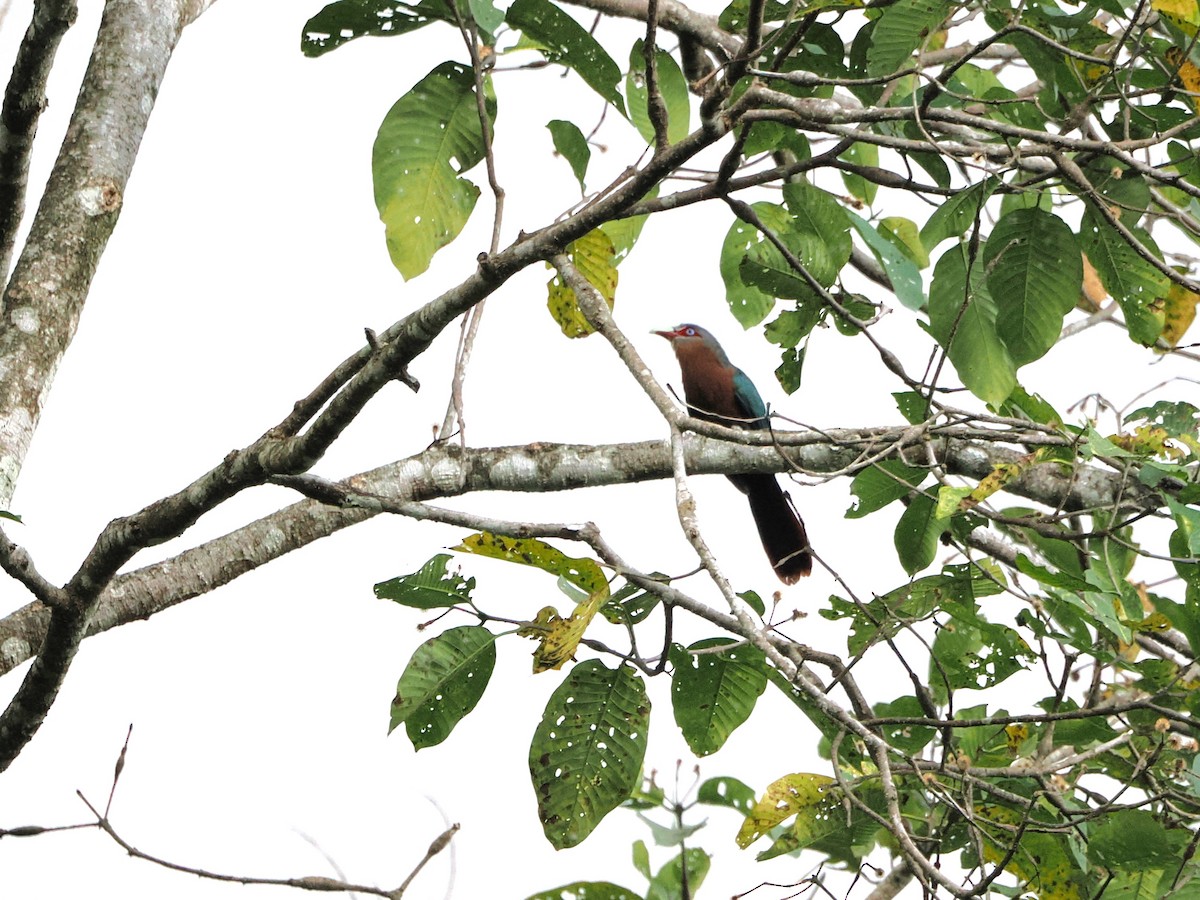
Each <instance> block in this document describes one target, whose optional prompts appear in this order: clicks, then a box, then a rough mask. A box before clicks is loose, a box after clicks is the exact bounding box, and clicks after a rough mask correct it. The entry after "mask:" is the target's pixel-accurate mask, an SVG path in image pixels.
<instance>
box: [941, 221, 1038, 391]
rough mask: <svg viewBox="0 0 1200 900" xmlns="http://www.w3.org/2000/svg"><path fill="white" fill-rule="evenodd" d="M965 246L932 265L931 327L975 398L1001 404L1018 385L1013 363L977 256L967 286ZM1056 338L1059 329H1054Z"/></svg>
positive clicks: (948, 251)
mask: <svg viewBox="0 0 1200 900" xmlns="http://www.w3.org/2000/svg"><path fill="white" fill-rule="evenodd" d="M966 256H967V248H966V245H965V244H959V245H958V246H956V247H951V248H950V249H949V250H947V251H946V252H945V253H943V254H942V256H941V258H940V259H939V260H938V261H937V265H936V266H934V268H933V280H932V282H930V285H929V328H930V331H932V332H933V336H934V337H935V338H936V339H937V341H938V343H939V344H941V345H942V346H943V347H945V348H946V355H947V357H949V359H950V362H951V363H952V364H953V366H954V370H955V371H956V372H958V377H959V378H961V379H962V383H963V385H964V386H965V387H966V388H967V389H968V390H969V391H970V392H971V393H973V394H974V395H975V396H976V397H979V398H980V399H981V400H983V401H985V402H986V403H988V404H990V405H991V406H993V407H996V406H999V405H1000V404H1001V403H1003V402H1004V401H1005V400H1006V399H1008V396H1009V395H1010V394H1011V393H1012V392H1013V390H1014V389H1015V388H1016V386H1017V373H1016V364H1015V363H1014V362H1013V359H1012V357H1011V356H1010V355H1009V351H1008V348H1007V347H1006V346H1005V345H1004V343H1003V342H1002V341H1001V340H1000V335H999V334H998V333H997V325H996V317H997V314H998V313H997V309H996V304H995V302H994V301H993V300H992V295H991V292H990V291H989V290H988V286H987V282H986V280H985V279H984V277H983V269H984V266H983V264H982V263H981V262H979V261H978V260H977V261H976V262H975V265H973V266H972V267H971V273H970V274H971V277H970V285H969V287H968V284H967V258H966ZM1055 336H1056V337H1057V332H1055Z"/></svg>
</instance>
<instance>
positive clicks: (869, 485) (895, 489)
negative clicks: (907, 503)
mask: <svg viewBox="0 0 1200 900" xmlns="http://www.w3.org/2000/svg"><path fill="white" fill-rule="evenodd" d="M928 474H929V472H928V470H926V469H921V468H917V467H915V466H908V465H905V464H904V462H902V461H901V460H898V459H887V460H884V461H883V462H878V463H875V464H874V465H871V466H869V467H868V468H866V469H863V470H862V471H861V472H859V473H858V474H857V475H855V476H854V480H853V481H851V482H850V493H851V494H853V495H854V496H855V497H857V498H858V502H857V503H855V505H854V506H852V507H850V508H849V509H848V510H846V518H847V519H861V518H862V517H863V516H865V515H868V514H870V513H873V512H875V511H876V510H879V509H883V508H884V507H885V506H887V505H888V504H889V503H892V502H894V501H896V500H899V499H900V498H901V497H904V496H906V495H907V494H910V493H911V492H912V491H913V490H914V489H915V488H917V487H920V485H921V482H923V481H924V480H925V476H926V475H928Z"/></svg>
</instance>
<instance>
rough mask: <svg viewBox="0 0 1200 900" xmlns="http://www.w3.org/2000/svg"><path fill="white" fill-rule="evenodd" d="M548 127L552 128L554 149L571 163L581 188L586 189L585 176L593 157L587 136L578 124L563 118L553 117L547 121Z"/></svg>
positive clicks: (551, 135)
mask: <svg viewBox="0 0 1200 900" xmlns="http://www.w3.org/2000/svg"><path fill="white" fill-rule="evenodd" d="M546 127H547V128H548V129H550V137H551V138H552V139H553V140H554V151H555V152H556V153H558V154H559V155H560V156H561V157H562V158H563V159H565V160H566V161H567V162H568V163H569V164H570V166H571V171H572V172H574V173H575V180H576V181H578V182H579V190H580V191H583V190H585V188H584V184H583V176H584V175H585V174H587V167H588V161H589V160H590V159H591V158H592V150H591V148H590V147H589V146H588V142H587V138H585V137H584V136H583V132H582V131H580V130H579V126H578V125H576V124H575V123H574V122H567V121H565V120H563V119H552V120H551V121H549V122H547V123H546Z"/></svg>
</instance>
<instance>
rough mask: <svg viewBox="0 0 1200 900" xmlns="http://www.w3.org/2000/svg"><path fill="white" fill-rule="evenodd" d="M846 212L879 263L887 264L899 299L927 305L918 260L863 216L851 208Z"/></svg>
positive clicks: (908, 304)
mask: <svg viewBox="0 0 1200 900" xmlns="http://www.w3.org/2000/svg"><path fill="white" fill-rule="evenodd" d="M846 215H847V217H848V218H849V219H850V224H851V225H853V226H854V230H855V231H857V232H858V233H859V234H860V235H861V236H862V239H863V240H864V241H866V243H867V246H868V247H869V248H870V249H871V252H872V253H873V254H874V255H875V258H876V259H877V260H879V264H880V265H881V266H883V270H884V271H885V272H886V273H887V276H888V279H889V280H890V281H891V282H892V290H893V291H895V292H896V299H897V300H899V301H900V302H901V303H903V304H904V305H905V306H906V307H908V308H909V309H920V308H921V307H922V306H924V305H925V288H924V285H923V284H922V282H921V271H920V269H919V268H918V267H917V264H916V263H915V262H914V261H913V260H912V259H911V258H910V257H909V256H907V255H906V254H905V253H904V252H903V251H902V250H901V249H900V248H899V247H897V246H896V245H895V244H894V243H893V242H892V241H889V240H888V239H887V238H886V237H884V236H883V235H882V234H880V233H879V232H878V231H877V230H876V228H875V226H874V225H872V224H871V223H870V222H868V221H867V220H866V219H864V218H863V217H862V216H860V215H857V214H855V213H852V212H847V213H846Z"/></svg>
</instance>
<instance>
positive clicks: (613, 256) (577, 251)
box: [546, 228, 619, 338]
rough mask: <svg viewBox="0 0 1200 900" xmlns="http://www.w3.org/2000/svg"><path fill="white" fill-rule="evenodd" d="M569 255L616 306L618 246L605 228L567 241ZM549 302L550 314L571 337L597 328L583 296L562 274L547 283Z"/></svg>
mask: <svg viewBox="0 0 1200 900" xmlns="http://www.w3.org/2000/svg"><path fill="white" fill-rule="evenodd" d="M567 256H568V257H570V259H571V262H572V263H574V265H575V268H576V269H578V270H579V274H580V275H582V276H583V277H584V278H586V279H587V280H588V282H589V283H590V284H591V285H592V287H594V288H595V289H596V290H597V291H598V292H599V293H600V296H601V297H603V298H604V302H605V303H607V304H608V308H609V309H612V308H613V304H614V303H615V302H616V296H617V279H618V277H619V276H618V273H617V248H616V246H615V245H614V244H613V240H612V238H610V237H609V236H608V234H607V233H606V232H605V231H604V230H603V229H602V228H594V229H592V230H591V231H589V232H588V233H587V234H585V235H584V236H583V237H581V238H578V239H577V240H574V241H571V243H570V244H568V245H567ZM546 306H547V307H548V308H549V310H550V315H551V316H552V317H553V318H554V321H555V322H557V323H558V327H559V328H561V329H562V333H563V334H564V335H565V336H566V337H569V338H579V337H587V335H589V334H591V333H592V332H593V331H595V329H594V328H593V327H592V323H591V322H589V321H588V320H587V316H585V315H584V314H583V310H582V309H580V308H579V298H578V297H576V296H575V291H574V290H573V289H572V288H570V287H569V286H568V285H567V284H566V283H565V282H563V280H562V278H561V277H559V276H558V275H555V276H554V277H553V278H551V279H550V281H549V282H547V283H546Z"/></svg>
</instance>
